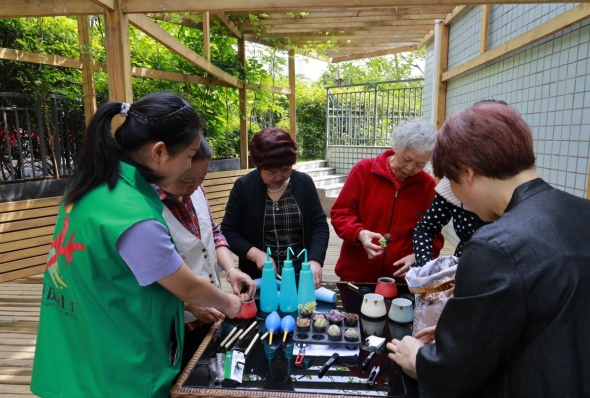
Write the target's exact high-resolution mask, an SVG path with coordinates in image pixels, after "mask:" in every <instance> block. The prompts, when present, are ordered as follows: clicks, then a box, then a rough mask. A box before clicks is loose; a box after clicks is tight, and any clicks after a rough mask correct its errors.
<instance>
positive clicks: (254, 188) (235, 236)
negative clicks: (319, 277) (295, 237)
mask: <svg viewBox="0 0 590 398" xmlns="http://www.w3.org/2000/svg"><path fill="white" fill-rule="evenodd" d="M290 183H291V192H292V193H293V197H294V198H295V200H296V201H297V204H298V205H299V209H300V210H301V213H302V217H303V244H304V245H305V248H306V249H307V258H308V260H315V261H317V262H319V263H320V264H322V265H323V264H324V259H325V258H326V250H327V249H328V239H329V237H330V230H329V229H328V223H327V221H326V214H325V213H324V211H323V210H322V205H321V204H320V198H319V197H318V193H317V191H316V188H315V184H314V183H313V180H312V179H311V177H310V176H308V175H307V174H304V173H300V172H298V171H295V170H293V171H292V172H291V181H290ZM266 189H267V187H266V184H265V183H264V181H263V180H262V178H261V177H260V173H259V172H258V170H253V171H251V172H250V173H248V174H246V175H245V176H243V177H240V178H239V179H238V180H237V181H236V182H235V184H234V187H233V188H232V190H231V192H230V194H229V200H228V202H227V206H226V208H225V216H223V221H222V223H221V231H222V232H223V235H224V236H225V238H226V239H227V242H228V243H229V248H230V250H231V251H232V252H234V253H235V254H236V255H237V256H238V257H239V259H240V268H241V270H242V271H244V272H245V273H247V274H248V275H250V276H251V277H252V278H253V279H256V278H260V276H261V275H262V273H261V272H260V270H259V269H258V268H257V267H256V264H255V263H253V262H252V261H250V260H248V259H246V253H248V250H250V249H251V248H252V247H253V246H255V247H256V248H258V249H260V250H262V251H265V250H266V247H264V230H263V227H264V210H265V208H266ZM296 254H299V253H296Z"/></svg>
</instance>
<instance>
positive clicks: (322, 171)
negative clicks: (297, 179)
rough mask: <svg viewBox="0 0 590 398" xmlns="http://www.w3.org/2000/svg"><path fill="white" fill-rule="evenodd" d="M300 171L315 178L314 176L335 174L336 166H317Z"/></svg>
mask: <svg viewBox="0 0 590 398" xmlns="http://www.w3.org/2000/svg"><path fill="white" fill-rule="evenodd" d="M302 173H305V174H307V175H308V176H310V177H312V178H315V177H321V176H327V175H331V174H335V173H336V168H335V167H318V168H317V169H309V170H304V171H302Z"/></svg>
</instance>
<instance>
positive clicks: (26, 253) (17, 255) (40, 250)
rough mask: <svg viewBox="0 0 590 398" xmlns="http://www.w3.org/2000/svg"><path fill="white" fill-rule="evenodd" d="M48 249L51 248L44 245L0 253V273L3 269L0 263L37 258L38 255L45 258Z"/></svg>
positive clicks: (48, 245)
mask: <svg viewBox="0 0 590 398" xmlns="http://www.w3.org/2000/svg"><path fill="white" fill-rule="evenodd" d="M50 248H51V245H50V244H45V245H42V246H37V247H29V248H28V249H23V250H15V251H12V252H8V253H0V272H1V271H2V269H3V265H2V263H7V262H9V261H15V260H22V259H26V258H29V257H33V256H39V255H45V256H47V253H49V250H50Z"/></svg>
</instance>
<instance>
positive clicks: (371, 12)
mask: <svg viewBox="0 0 590 398" xmlns="http://www.w3.org/2000/svg"><path fill="white" fill-rule="evenodd" d="M453 8H454V6H453V5H451V6H428V7H414V6H412V7H400V6H394V7H366V8H359V7H352V8H349V7H346V8H344V7H341V8H333V9H330V10H325V9H324V10H322V9H316V8H313V7H309V8H308V7H306V8H305V10H302V9H301V8H297V9H290V10H285V9H283V10H269V9H264V10H249V11H248V14H264V15H265V16H266V18H267V19H273V18H279V19H282V18H287V17H290V18H328V17H354V16H358V17H370V16H375V15H404V14H422V13H425V14H433V13H442V14H444V15H447V14H448V13H450V12H451V11H453ZM302 11H305V13H306V15H304V16H302V15H300V14H299V13H300V12H302ZM244 13H245V12H244V11H228V12H226V14H227V15H244ZM287 13H293V14H294V15H293V16H292V17H291V16H290V15H288V14H287ZM444 15H443V17H444Z"/></svg>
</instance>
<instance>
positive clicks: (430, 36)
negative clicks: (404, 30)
mask: <svg viewBox="0 0 590 398" xmlns="http://www.w3.org/2000/svg"><path fill="white" fill-rule="evenodd" d="M432 39H434V29H433V30H431V31H430V32H428V34H426V36H424V38H423V39H422V40H420V43H418V50H420V49H422V47H424V46H425V45H427V44H428V43H430V42H431V41H432Z"/></svg>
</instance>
